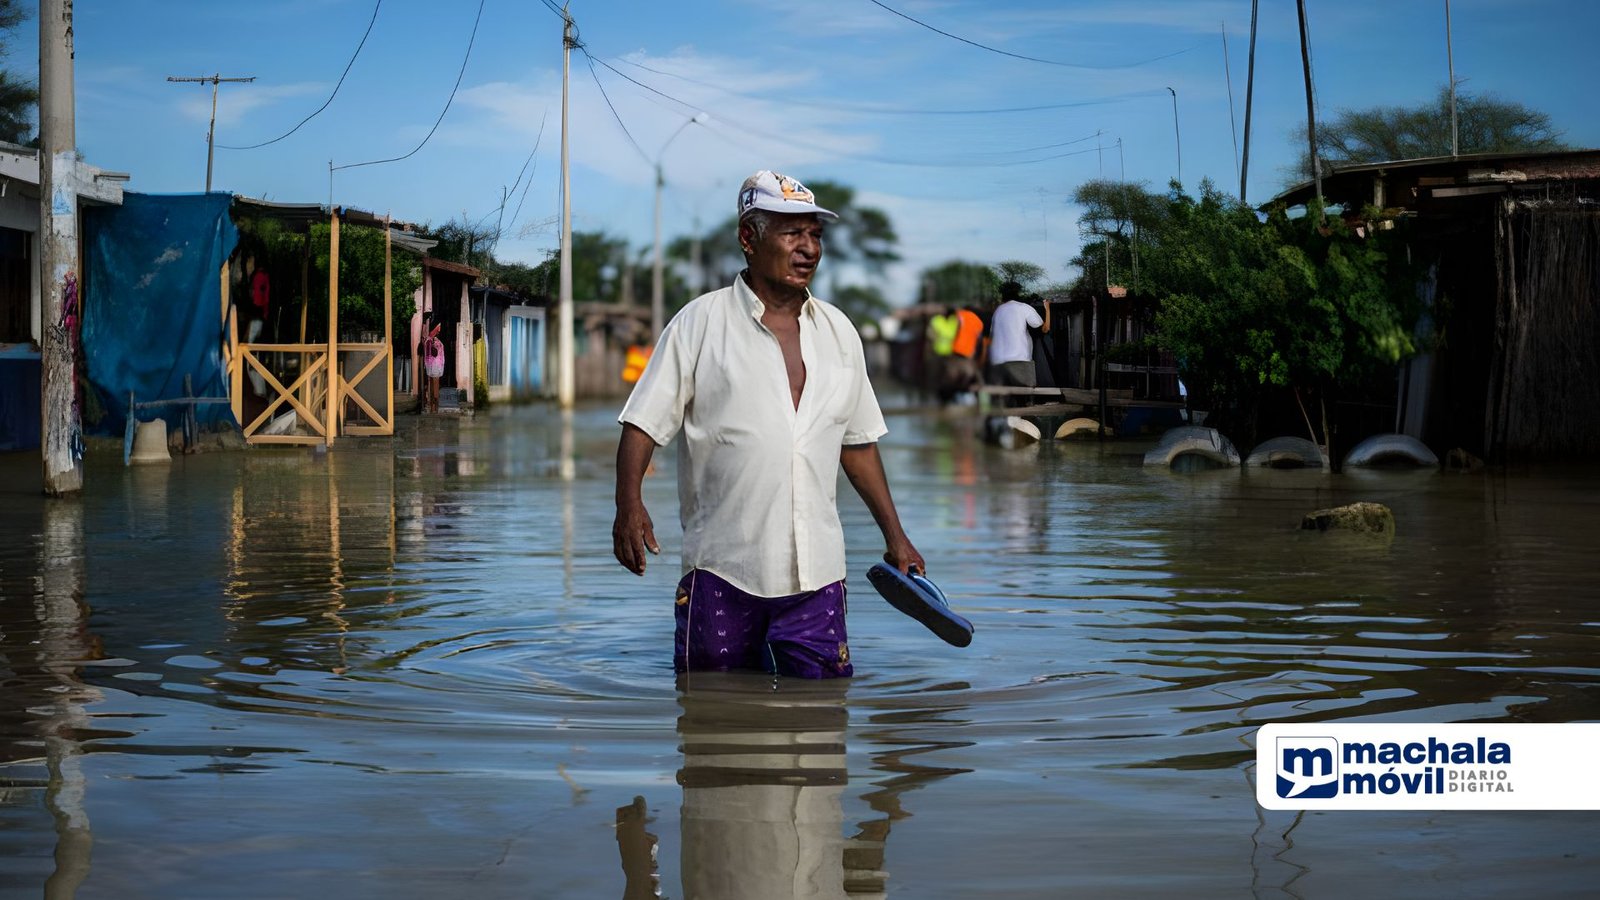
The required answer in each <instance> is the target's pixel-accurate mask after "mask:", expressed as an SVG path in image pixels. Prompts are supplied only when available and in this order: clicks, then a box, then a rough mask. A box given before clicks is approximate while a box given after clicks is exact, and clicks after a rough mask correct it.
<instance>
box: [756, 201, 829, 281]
mask: <svg viewBox="0 0 1600 900" xmlns="http://www.w3.org/2000/svg"><path fill="white" fill-rule="evenodd" d="M822 232H823V225H822V222H820V221H819V220H818V219H817V217H816V216H815V215H813V214H810V213H804V214H792V215H791V214H781V213H780V214H774V215H773V221H772V224H771V226H770V227H768V228H767V233H766V235H764V236H763V237H761V238H759V239H758V238H757V237H756V236H755V234H754V232H753V231H750V232H746V240H747V241H748V242H749V246H748V248H747V249H748V251H749V253H750V272H751V274H752V275H754V276H756V277H758V278H763V279H766V280H768V281H775V282H778V283H779V284H783V285H786V286H788V287H793V288H801V289H803V288H805V287H807V286H809V285H810V284H811V278H812V276H814V275H816V274H817V263H819V262H821V261H822Z"/></svg>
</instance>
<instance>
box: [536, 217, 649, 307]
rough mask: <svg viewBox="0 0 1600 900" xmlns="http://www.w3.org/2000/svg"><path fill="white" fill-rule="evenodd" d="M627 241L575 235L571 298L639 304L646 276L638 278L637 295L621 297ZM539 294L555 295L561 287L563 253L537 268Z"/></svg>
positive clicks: (591, 234) (551, 253)
mask: <svg viewBox="0 0 1600 900" xmlns="http://www.w3.org/2000/svg"><path fill="white" fill-rule="evenodd" d="M628 258H629V253H628V242H627V241H626V240H625V239H623V238H619V237H613V236H611V235H608V234H606V233H605V232H603V231H574V232H573V233H572V298H573V299H574V300H576V301H580V302H581V301H590V300H600V301H604V302H607V303H622V302H632V303H639V301H640V300H641V295H640V291H641V290H643V289H644V288H645V287H647V283H648V281H649V279H648V278H647V277H636V278H634V279H633V282H634V285H633V287H634V293H635V296H633V297H631V298H625V297H624V296H623V295H622V282H623V278H622V268H623V266H625V265H627V264H628ZM534 273H535V275H536V276H537V280H538V284H539V286H540V292H541V293H544V294H546V295H549V296H555V295H556V294H557V292H558V291H559V290H560V287H561V280H560V279H561V253H560V251H559V250H551V251H549V254H548V255H547V256H546V257H545V259H544V261H543V262H541V263H539V265H537V266H535V267H534Z"/></svg>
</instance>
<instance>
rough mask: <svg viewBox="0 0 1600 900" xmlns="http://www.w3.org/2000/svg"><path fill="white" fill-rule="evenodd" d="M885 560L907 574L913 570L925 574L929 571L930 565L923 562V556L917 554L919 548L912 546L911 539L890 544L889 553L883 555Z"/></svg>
mask: <svg viewBox="0 0 1600 900" xmlns="http://www.w3.org/2000/svg"><path fill="white" fill-rule="evenodd" d="M883 559H884V561H885V562H887V563H888V564H889V565H891V566H894V567H895V568H896V569H899V570H900V571H901V572H902V573H905V574H909V573H910V571H911V570H912V569H916V570H917V571H918V572H921V573H924V574H926V573H927V571H928V564H927V563H926V562H923V560H922V554H921V553H918V552H917V548H915V547H913V546H911V541H910V539H902V540H900V541H899V542H898V543H895V544H890V545H889V550H888V552H886V553H884V554H883Z"/></svg>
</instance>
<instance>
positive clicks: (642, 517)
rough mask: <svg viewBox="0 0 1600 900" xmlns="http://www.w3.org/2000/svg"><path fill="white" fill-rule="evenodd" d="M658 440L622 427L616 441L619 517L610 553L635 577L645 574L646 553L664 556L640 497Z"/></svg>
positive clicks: (614, 526) (630, 428)
mask: <svg viewBox="0 0 1600 900" xmlns="http://www.w3.org/2000/svg"><path fill="white" fill-rule="evenodd" d="M655 450H656V444H655V441H652V440H651V439H650V436H649V435H647V434H645V433H644V432H643V431H640V430H639V427H638V426H637V425H624V426H622V439H621V440H619V441H618V442H617V518H616V519H615V520H614V521H613V522H612V523H611V552H612V553H614V554H616V557H617V562H619V563H622V566H623V568H625V569H627V570H628V571H629V572H632V573H633V574H635V575H643V574H644V562H645V556H644V552H645V551H646V550H649V551H650V552H651V553H654V554H656V555H657V556H660V555H661V545H660V544H657V543H656V530H655V525H654V524H653V523H652V522H651V521H650V513H648V512H646V511H645V508H644V500H643V499H641V498H640V483H641V482H643V481H644V473H645V470H646V469H648V468H649V467H650V457H651V456H652V455H653V454H654V453H655Z"/></svg>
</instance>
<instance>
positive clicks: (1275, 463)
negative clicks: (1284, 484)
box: [1244, 437, 1328, 471]
mask: <svg viewBox="0 0 1600 900" xmlns="http://www.w3.org/2000/svg"><path fill="white" fill-rule="evenodd" d="M1244 464H1245V465H1247V466H1261V467H1265V468H1270V469H1322V470H1324V471H1326V470H1327V468H1328V457H1326V456H1324V455H1323V453H1322V448H1321V447H1318V446H1317V445H1316V444H1313V443H1311V442H1310V441H1308V440H1306V439H1305V438H1303V437H1275V438H1272V439H1271V440H1267V441H1262V442H1261V443H1260V444H1258V445H1257V446H1256V448H1255V449H1254V450H1251V451H1250V456H1249V457H1248V458H1246V459H1245V461H1244Z"/></svg>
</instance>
